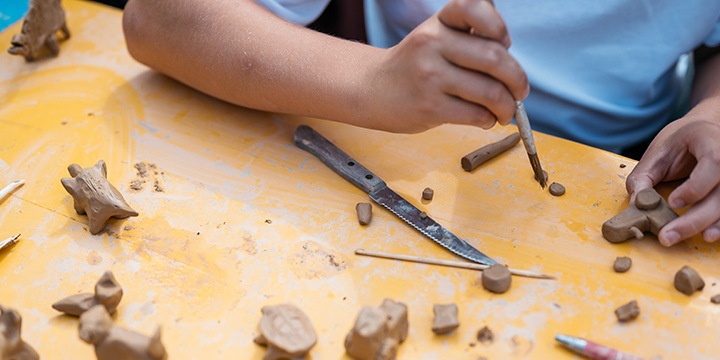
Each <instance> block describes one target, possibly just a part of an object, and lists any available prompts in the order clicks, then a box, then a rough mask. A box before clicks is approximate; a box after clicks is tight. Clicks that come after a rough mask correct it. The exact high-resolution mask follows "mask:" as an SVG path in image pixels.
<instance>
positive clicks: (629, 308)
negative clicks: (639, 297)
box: [615, 300, 640, 322]
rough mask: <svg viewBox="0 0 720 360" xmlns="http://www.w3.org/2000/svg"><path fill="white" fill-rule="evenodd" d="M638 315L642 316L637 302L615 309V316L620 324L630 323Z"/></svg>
mask: <svg viewBox="0 0 720 360" xmlns="http://www.w3.org/2000/svg"><path fill="white" fill-rule="evenodd" d="M638 315H640V307H638V304H637V301H635V300H633V301H631V302H629V303H627V304H625V305H623V306H621V307H619V308H617V309H615V316H617V319H618V321H620V322H628V321H630V320H633V319H635V318H636V317H638Z"/></svg>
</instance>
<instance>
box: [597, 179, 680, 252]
mask: <svg viewBox="0 0 720 360" xmlns="http://www.w3.org/2000/svg"><path fill="white" fill-rule="evenodd" d="M653 206H654V207H653ZM678 216H679V215H678V214H677V213H675V211H673V209H672V208H670V205H668V203H667V201H665V199H663V197H662V196H660V194H658V193H657V191H655V189H652V188H650V189H645V190H642V191H640V192H639V193H638V194H637V196H636V197H635V203H634V204H630V206H629V207H628V208H627V209H625V210H624V211H623V212H621V213H619V214H617V215H615V216H614V217H613V218H611V219H610V220H608V221H606V222H605V223H604V224H603V225H602V234H603V237H604V238H605V239H606V240H607V241H609V242H611V243H620V242H623V241H626V240H628V239H631V238H633V237H636V238H642V237H643V233H644V232H646V231H649V232H651V233H653V234H655V235H657V234H658V233H660V229H662V228H663V226H665V225H666V224H667V223H669V222H670V221H672V220H675V219H676V218H677V217H678Z"/></svg>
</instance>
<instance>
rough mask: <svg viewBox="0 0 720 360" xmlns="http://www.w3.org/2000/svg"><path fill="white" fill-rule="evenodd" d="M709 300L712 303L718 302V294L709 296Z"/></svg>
mask: <svg viewBox="0 0 720 360" xmlns="http://www.w3.org/2000/svg"><path fill="white" fill-rule="evenodd" d="M710 302H711V303H713V304H720V294H717V295H715V296H713V297H711V298H710Z"/></svg>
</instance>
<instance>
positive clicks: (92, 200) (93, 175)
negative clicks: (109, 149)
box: [60, 160, 138, 235]
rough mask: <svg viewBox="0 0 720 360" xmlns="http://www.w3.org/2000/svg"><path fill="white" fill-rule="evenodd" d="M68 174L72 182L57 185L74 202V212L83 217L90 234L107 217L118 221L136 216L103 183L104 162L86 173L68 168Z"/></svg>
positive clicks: (114, 189)
mask: <svg viewBox="0 0 720 360" xmlns="http://www.w3.org/2000/svg"><path fill="white" fill-rule="evenodd" d="M68 172H70V176H72V178H63V179H61V180H60V181H61V182H62V184H63V186H64V187H65V190H67V192H68V193H70V195H72V197H73V199H75V211H77V213H78V214H80V215H83V214H87V216H88V219H89V221H90V233H91V234H93V235H95V234H97V233H99V232H100V231H102V229H103V228H105V222H107V221H108V219H110V218H111V217H116V218H120V219H122V218H126V217H128V216H138V213H137V211H135V210H133V209H132V208H130V205H128V203H127V202H126V201H125V198H123V196H122V194H120V192H119V191H118V190H117V189H116V188H115V187H114V186H113V185H112V184H110V182H108V181H107V168H106V166H105V161H103V160H100V161H98V163H97V164H95V166H93V167H90V168H86V169H83V168H81V167H80V165H77V164H72V165H70V166H68Z"/></svg>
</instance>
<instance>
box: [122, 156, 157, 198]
mask: <svg viewBox="0 0 720 360" xmlns="http://www.w3.org/2000/svg"><path fill="white" fill-rule="evenodd" d="M133 167H134V168H135V177H134V178H133V179H132V180H130V187H129V191H130V192H132V193H138V192H141V191H143V190H145V187H146V186H148V184H150V189H151V191H152V192H155V193H162V192H165V187H163V185H162V176H163V175H165V173H164V172H162V171H160V170H158V168H157V165H155V164H153V163H147V162H139V163H135V165H133Z"/></svg>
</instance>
